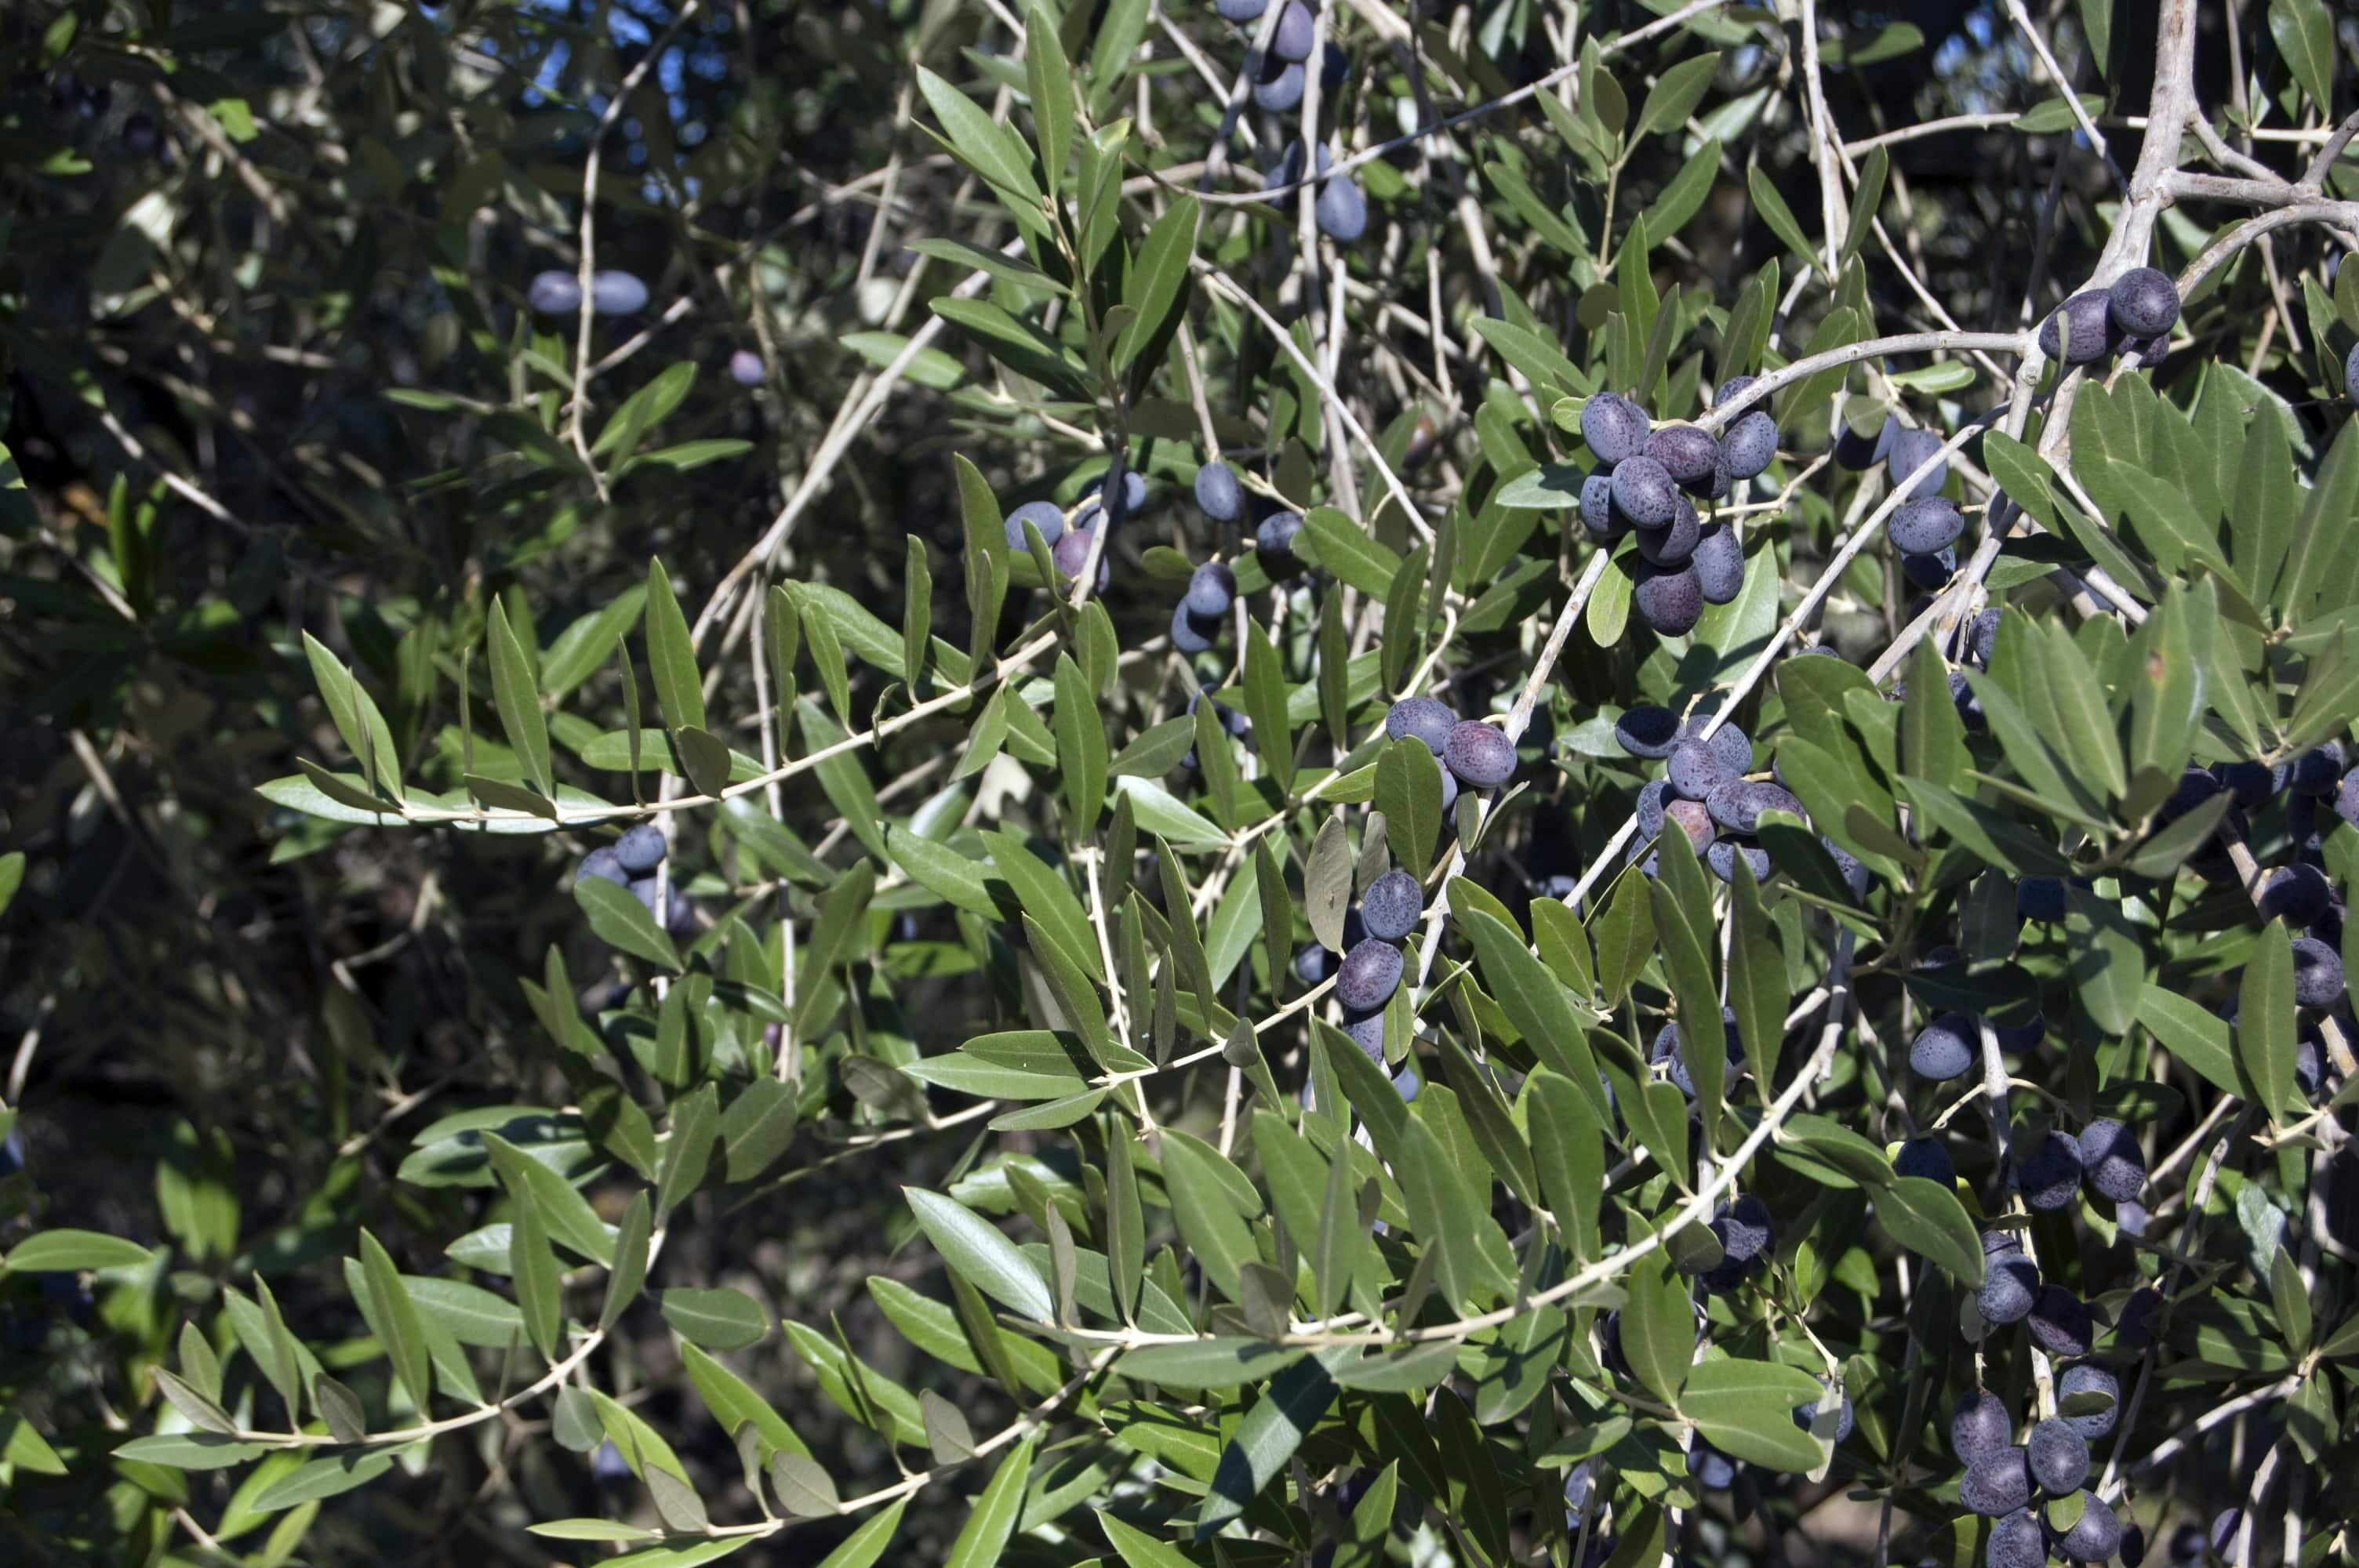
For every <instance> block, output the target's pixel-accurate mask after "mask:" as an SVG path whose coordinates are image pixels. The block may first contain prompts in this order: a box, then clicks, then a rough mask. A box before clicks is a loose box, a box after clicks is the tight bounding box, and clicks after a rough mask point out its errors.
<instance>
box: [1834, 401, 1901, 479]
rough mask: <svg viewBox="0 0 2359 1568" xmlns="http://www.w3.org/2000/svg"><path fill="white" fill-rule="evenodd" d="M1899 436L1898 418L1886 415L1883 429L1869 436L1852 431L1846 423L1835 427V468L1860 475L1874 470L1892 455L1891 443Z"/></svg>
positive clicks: (1893, 415)
mask: <svg viewBox="0 0 2359 1568" xmlns="http://www.w3.org/2000/svg"><path fill="white" fill-rule="evenodd" d="M1899 435H1900V416H1898V415H1897V414H1886V416H1884V425H1883V427H1882V428H1880V429H1878V430H1876V431H1875V432H1873V433H1872V434H1869V435H1864V436H1863V435H1861V434H1860V433H1859V432H1858V431H1856V430H1854V429H1853V428H1852V427H1851V425H1850V424H1849V422H1848V421H1846V422H1844V423H1843V424H1840V425H1837V426H1836V427H1835V446H1834V452H1833V457H1834V460H1835V466H1836V467H1837V468H1840V469H1848V470H1850V471H1851V472H1853V473H1860V472H1863V471H1864V470H1868V469H1872V468H1874V467H1875V465H1876V464H1878V463H1880V462H1882V461H1883V460H1885V459H1886V458H1887V457H1889V456H1890V455H1891V453H1892V443H1893V442H1894V440H1896V439H1897V438H1898V437H1899Z"/></svg>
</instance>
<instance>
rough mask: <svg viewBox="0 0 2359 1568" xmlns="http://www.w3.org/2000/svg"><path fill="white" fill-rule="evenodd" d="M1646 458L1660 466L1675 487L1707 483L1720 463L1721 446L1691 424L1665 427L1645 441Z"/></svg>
mask: <svg viewBox="0 0 2359 1568" xmlns="http://www.w3.org/2000/svg"><path fill="white" fill-rule="evenodd" d="M1647 456H1648V457H1650V458H1652V459H1654V460H1656V461H1657V462H1658V463H1660V464H1662V465H1663V471H1664V472H1666V473H1668V474H1669V475H1670V476H1671V482H1673V483H1674V484H1682V485H1695V484H1703V483H1707V482H1709V481H1710V480H1711V479H1712V470H1713V469H1714V468H1716V467H1717V466H1719V463H1720V443H1719V442H1717V441H1715V440H1713V439H1712V437H1711V436H1710V435H1709V434H1707V433H1706V432H1704V431H1703V430H1701V429H1699V428H1697V427H1695V426H1693V425H1665V426H1663V427H1660V428H1659V429H1657V430H1655V431H1654V432H1652V433H1651V434H1649V435H1648V436H1647Z"/></svg>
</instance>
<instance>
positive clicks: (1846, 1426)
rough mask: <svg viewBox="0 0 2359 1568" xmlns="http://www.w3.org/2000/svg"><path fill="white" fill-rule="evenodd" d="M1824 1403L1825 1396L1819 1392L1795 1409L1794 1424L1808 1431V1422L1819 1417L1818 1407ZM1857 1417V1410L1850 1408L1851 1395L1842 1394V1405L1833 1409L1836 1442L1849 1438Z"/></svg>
mask: <svg viewBox="0 0 2359 1568" xmlns="http://www.w3.org/2000/svg"><path fill="white" fill-rule="evenodd" d="M1824 1403H1826V1396H1825V1395H1824V1394H1821V1395H1820V1396H1819V1397H1818V1398H1817V1399H1815V1400H1811V1401H1810V1403H1809V1404H1806V1405H1803V1406H1802V1407H1800V1408H1799V1410H1797V1411H1794V1424H1795V1425H1796V1426H1799V1427H1800V1428H1801V1429H1802V1430H1803V1431H1804V1432H1808V1431H1810V1423H1811V1422H1815V1421H1817V1420H1818V1419H1819V1407H1820V1406H1821V1405H1822V1404H1824ZM1857 1419H1858V1418H1857V1412H1856V1411H1854V1410H1853V1409H1852V1403H1851V1396H1850V1395H1849V1394H1845V1395H1843V1403H1842V1405H1841V1406H1839V1407H1838V1408H1837V1409H1836V1411H1835V1430H1834V1440H1835V1441H1836V1442H1837V1443H1847V1442H1849V1441H1850V1440H1851V1433H1852V1428H1853V1426H1854V1424H1855V1423H1856V1421H1857Z"/></svg>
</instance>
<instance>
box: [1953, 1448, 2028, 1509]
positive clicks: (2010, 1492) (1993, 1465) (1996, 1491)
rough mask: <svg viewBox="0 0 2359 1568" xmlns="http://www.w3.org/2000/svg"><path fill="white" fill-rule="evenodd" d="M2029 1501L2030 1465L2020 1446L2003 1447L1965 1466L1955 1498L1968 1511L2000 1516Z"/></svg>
mask: <svg viewBox="0 0 2359 1568" xmlns="http://www.w3.org/2000/svg"><path fill="white" fill-rule="evenodd" d="M2029 1501H2031V1465H2030V1464H2029V1463H2028V1462H2027V1458H2026V1456H2025V1454H2024V1452H2023V1450H2022V1449H2020V1448H2002V1449H2000V1450H1999V1451H1998V1452H1997V1453H1995V1454H1984V1456H1983V1457H1982V1458H1980V1459H1977V1460H1975V1461H1974V1462H1973V1464H1971V1465H1967V1466H1966V1474H1965V1478H1964V1479H1963V1480H1962V1481H1960V1482H1959V1483H1958V1502H1959V1504H1960V1505H1961V1506H1962V1507H1963V1508H1964V1509H1965V1510H1966V1511H1967V1512H1968V1513H1974V1514H1980V1515H1982V1516H1983V1517H1984V1519H2002V1518H2004V1517H2006V1515H2008V1514H2011V1513H2013V1512H2014V1511H2015V1510H2016V1509H2019V1508H2021V1507H2023V1506H2024V1505H2025V1504H2026V1503H2028V1502H2029Z"/></svg>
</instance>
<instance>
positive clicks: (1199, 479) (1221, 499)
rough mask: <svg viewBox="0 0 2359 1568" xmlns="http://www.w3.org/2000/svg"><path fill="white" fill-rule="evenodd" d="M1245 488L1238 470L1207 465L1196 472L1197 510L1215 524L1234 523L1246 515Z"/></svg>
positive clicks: (1219, 465) (1222, 464)
mask: <svg viewBox="0 0 2359 1568" xmlns="http://www.w3.org/2000/svg"><path fill="white" fill-rule="evenodd" d="M1196 510H1197V511H1199V512H1201V513H1202V514H1204V515H1205V516H1207V517H1209V518H1211V519H1212V521H1213V522H1215V523H1234V522H1235V521H1236V520H1237V519H1238V518H1239V517H1241V516H1243V515H1244V514H1245V486H1243V485H1241V484H1239V483H1238V482H1237V470H1234V469H1233V468H1231V467H1230V466H1229V465H1228V464H1226V463H1220V462H1212V463H1206V464H1205V465H1204V466H1203V467H1202V468H1200V469H1198V470H1196Z"/></svg>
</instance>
